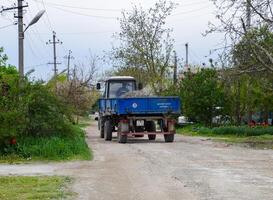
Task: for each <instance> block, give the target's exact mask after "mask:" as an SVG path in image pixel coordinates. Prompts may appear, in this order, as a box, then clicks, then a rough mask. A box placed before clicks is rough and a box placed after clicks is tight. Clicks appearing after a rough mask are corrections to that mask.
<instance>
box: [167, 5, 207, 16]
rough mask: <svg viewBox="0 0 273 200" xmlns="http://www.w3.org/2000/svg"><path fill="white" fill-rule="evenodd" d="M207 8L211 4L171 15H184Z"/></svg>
mask: <svg viewBox="0 0 273 200" xmlns="http://www.w3.org/2000/svg"><path fill="white" fill-rule="evenodd" d="M205 8H210V6H207V5H206V6H204V7H201V8H198V9H194V10H189V11H183V12H179V13H175V14H173V15H171V16H177V15H184V14H189V13H193V12H197V11H200V10H203V9H205Z"/></svg>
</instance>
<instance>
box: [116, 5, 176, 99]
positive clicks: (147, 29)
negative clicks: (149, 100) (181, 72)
mask: <svg viewBox="0 0 273 200" xmlns="http://www.w3.org/2000/svg"><path fill="white" fill-rule="evenodd" d="M174 7H175V4H174V3H172V2H169V3H167V1H165V0H160V1H159V2H157V3H156V4H155V7H154V8H150V9H148V10H143V8H142V7H137V6H134V7H133V10H132V11H129V12H125V11H124V12H122V15H123V17H122V18H121V19H120V28H121V32H120V33H118V34H116V35H115V39H117V40H119V43H120V44H119V46H117V47H113V49H112V52H111V58H112V60H113V62H114V66H116V67H117V68H118V70H122V71H124V70H125V69H126V71H127V70H128V69H130V70H132V71H143V73H147V74H148V75H149V77H147V78H148V79H147V82H148V83H149V84H151V86H152V88H153V89H154V91H155V92H156V93H157V94H159V93H161V92H162V91H163V89H164V80H165V78H166V77H167V76H168V73H169V70H170V62H171V60H170V58H171V53H172V51H173V39H171V37H170V33H171V29H169V28H165V27H164V26H165V22H166V18H167V17H168V16H169V15H170V14H171V12H172V11H173V9H174ZM135 69H137V70H135Z"/></svg>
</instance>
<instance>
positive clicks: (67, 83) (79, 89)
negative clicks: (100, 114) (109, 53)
mask: <svg viewBox="0 0 273 200" xmlns="http://www.w3.org/2000/svg"><path fill="white" fill-rule="evenodd" d="M97 61H98V58H97V57H96V56H92V55H90V57H89V58H88V60H87V63H80V64H78V65H75V66H74V69H73V70H72V73H71V75H70V78H69V80H67V78H66V77H67V76H65V75H59V76H58V77H57V78H56V79H55V80H52V82H51V83H50V85H51V88H52V90H53V91H55V93H56V95H57V96H58V97H59V98H60V99H61V100H62V101H63V102H64V103H65V104H66V105H68V106H70V108H71V110H72V111H73V113H74V115H75V116H76V119H77V122H78V116H82V115H85V114H87V112H88V111H89V110H90V109H91V107H92V106H93V105H94V104H95V103H96V101H97V99H98V98H99V93H98V92H97V91H96V89H95V87H94V81H95V75H96V70H97ZM86 68H87V69H86Z"/></svg>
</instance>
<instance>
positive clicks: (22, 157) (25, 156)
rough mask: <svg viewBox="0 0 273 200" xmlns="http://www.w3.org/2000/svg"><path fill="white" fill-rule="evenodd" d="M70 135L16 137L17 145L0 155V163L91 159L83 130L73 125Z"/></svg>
mask: <svg viewBox="0 0 273 200" xmlns="http://www.w3.org/2000/svg"><path fill="white" fill-rule="evenodd" d="M74 131H75V134H74V136H70V137H68V136H67V137H61V136H54V137H25V138H18V141H17V145H15V146H14V147H11V148H10V150H9V149H8V153H6V155H2V156H0V163H22V162H28V161H68V160H91V159H92V151H91V150H90V149H89V148H88V145H87V144H86V141H85V132H84V131H83V130H82V129H81V128H80V127H79V126H76V127H75V130H74Z"/></svg>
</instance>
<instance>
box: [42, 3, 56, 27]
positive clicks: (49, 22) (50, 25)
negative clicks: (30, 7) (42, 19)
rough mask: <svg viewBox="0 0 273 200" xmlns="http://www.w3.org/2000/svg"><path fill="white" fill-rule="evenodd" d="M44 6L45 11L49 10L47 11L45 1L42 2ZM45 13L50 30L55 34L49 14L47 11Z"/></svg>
mask: <svg viewBox="0 0 273 200" xmlns="http://www.w3.org/2000/svg"><path fill="white" fill-rule="evenodd" d="M42 5H43V7H44V9H45V10H47V9H46V6H45V2H44V0H42ZM45 13H46V19H47V21H48V24H49V29H50V31H51V32H53V28H52V24H51V21H50V19H49V16H48V14H47V11H46V12H45Z"/></svg>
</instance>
